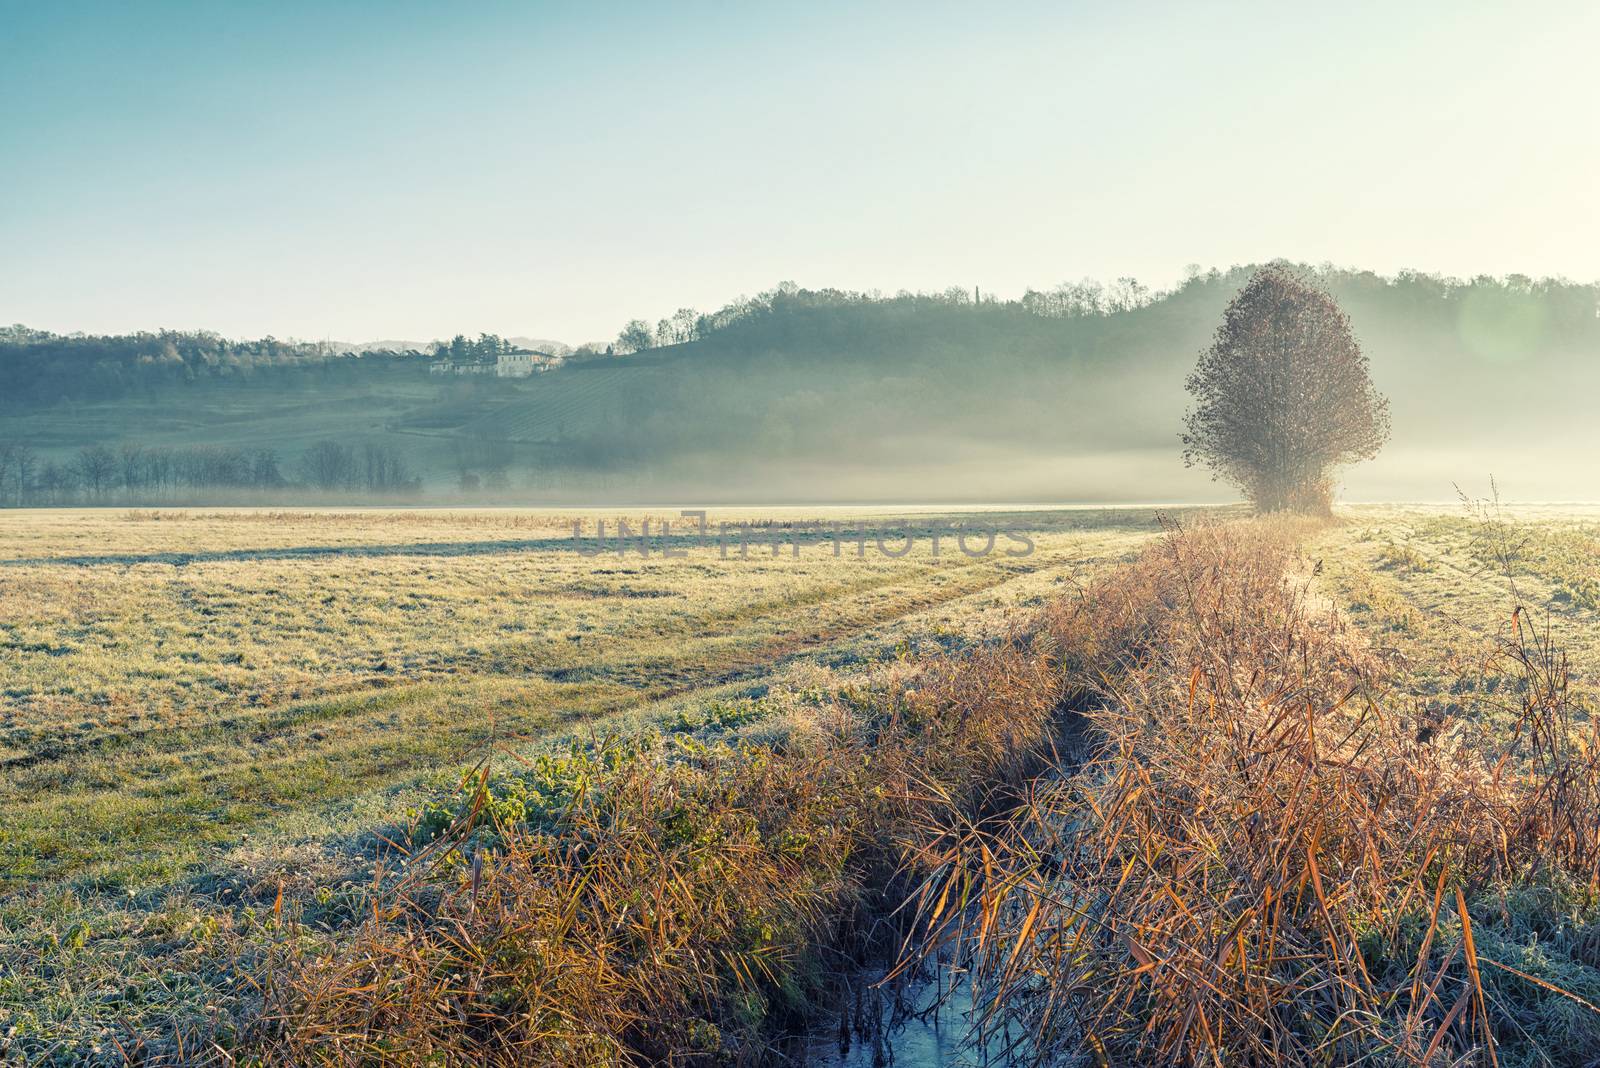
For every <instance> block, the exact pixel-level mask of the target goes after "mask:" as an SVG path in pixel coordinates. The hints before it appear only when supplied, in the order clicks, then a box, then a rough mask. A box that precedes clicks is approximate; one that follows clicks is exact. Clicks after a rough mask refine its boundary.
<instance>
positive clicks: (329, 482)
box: [300, 441, 355, 490]
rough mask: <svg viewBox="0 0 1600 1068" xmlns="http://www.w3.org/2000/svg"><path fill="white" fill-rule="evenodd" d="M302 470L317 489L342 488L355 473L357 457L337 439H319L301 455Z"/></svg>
mask: <svg viewBox="0 0 1600 1068" xmlns="http://www.w3.org/2000/svg"><path fill="white" fill-rule="evenodd" d="M300 472H301V474H302V475H303V476H304V477H305V480H306V481H307V482H309V483H310V484H311V485H313V486H315V487H316V488H317V489H320V490H334V489H340V488H342V487H343V486H345V485H346V484H347V483H349V482H350V481H351V479H352V477H353V476H354V474H355V458H354V456H353V455H352V454H351V451H350V449H349V448H348V447H347V446H344V445H340V444H339V443H338V442H337V441H319V442H317V443H316V444H315V445H313V446H311V447H310V448H309V449H307V450H306V451H305V453H304V454H303V455H302V456H301V457H300Z"/></svg>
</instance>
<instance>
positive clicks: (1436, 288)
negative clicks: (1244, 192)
mask: <svg viewBox="0 0 1600 1068" xmlns="http://www.w3.org/2000/svg"><path fill="white" fill-rule="evenodd" d="M1301 269H1302V270H1303V271H1304V272H1305V273H1306V275H1307V277H1309V278H1312V279H1314V280H1315V281H1316V282H1317V284H1319V285H1321V286H1324V287H1325V288H1329V289H1333V290H1339V291H1343V292H1350V293H1355V294H1361V293H1365V294H1372V293H1375V292H1380V291H1381V292H1385V294H1386V296H1387V297H1388V300H1387V303H1389V304H1390V305H1391V306H1400V307H1403V309H1404V310H1405V311H1409V312H1420V313H1423V314H1425V315H1435V316H1437V315H1441V314H1442V315H1454V314H1458V313H1459V312H1460V311H1461V310H1462V309H1463V308H1466V309H1467V311H1468V314H1469V315H1470V314H1472V313H1473V311H1474V310H1475V309H1474V308H1473V306H1474V305H1478V306H1480V308H1481V309H1482V310H1484V311H1486V312H1487V313H1488V314H1489V316H1490V317H1492V318H1505V317H1507V316H1510V317H1515V316H1517V315H1518V314H1519V313H1523V312H1525V310H1526V309H1527V308H1533V309H1536V314H1544V313H1545V312H1546V311H1550V312H1553V315H1552V317H1553V318H1554V319H1557V320H1563V321H1566V322H1569V323H1571V322H1578V323H1581V322H1583V321H1584V320H1593V319H1594V318H1595V317H1596V310H1597V307H1600V285H1596V284H1593V283H1578V282H1573V281H1571V280H1569V279H1565V278H1532V277H1530V276H1528V275H1521V274H1510V275H1506V276H1504V277H1495V276H1490V275H1478V276H1475V277H1473V278H1465V279H1464V278H1456V277H1452V276H1447V275H1437V274H1429V273H1426V272H1423V271H1413V270H1404V271H1401V272H1399V273H1398V274H1396V275H1394V276H1392V277H1386V276H1383V275H1379V274H1376V273H1375V272H1372V271H1352V270H1344V269H1341V268H1336V267H1332V266H1329V265H1324V266H1321V267H1315V268H1312V267H1304V268H1301ZM1255 270H1256V268H1255V267H1253V266H1251V267H1237V266H1236V267H1232V268H1229V269H1228V270H1226V271H1221V270H1218V269H1216V268H1212V269H1210V270H1203V269H1202V268H1201V267H1200V266H1199V265H1197V264H1190V265H1189V266H1188V267H1187V268H1185V271H1184V275H1183V278H1182V280H1181V281H1179V282H1178V283H1177V284H1176V285H1175V286H1173V287H1172V288H1170V289H1157V288H1153V287H1151V286H1149V285H1146V284H1145V283H1143V282H1140V281H1139V280H1138V279H1137V278H1133V277H1123V278H1118V279H1116V280H1115V281H1113V282H1110V283H1103V282H1100V281H1097V280H1096V279H1093V278H1085V279H1082V280H1081V281H1077V282H1062V283H1060V284H1059V285H1056V286H1053V287H1050V288H1046V289H1033V288H1029V289H1028V290H1026V291H1025V292H1024V293H1023V294H1022V295H1021V296H1020V297H1017V298H1015V299H1000V298H997V297H996V296H994V295H993V294H988V293H984V292H982V291H981V290H979V289H966V288H964V287H960V286H951V287H949V288H947V289H945V290H942V291H939V292H933V293H921V292H918V293H913V292H911V291H909V290H901V291H899V292H898V293H894V294H892V295H891V294H885V293H883V292H881V291H878V290H866V291H858V290H845V289H833V288H824V289H803V288H801V287H800V286H798V285H796V284H795V283H793V282H781V283H779V284H778V285H777V286H775V287H773V288H772V289H770V290H767V291H765V292H762V293H758V294H757V295H755V296H754V297H739V298H738V299H736V300H734V301H731V302H730V303H728V304H726V305H724V306H723V307H721V308H719V309H717V310H716V311H713V312H709V313H705V314H702V313H700V312H697V311H695V310H694V309H693V308H680V309H678V311H676V312H674V313H673V314H672V315H671V316H669V317H667V318H665V319H662V320H660V321H659V322H658V323H657V324H656V325H655V326H651V325H650V323H649V322H648V321H647V320H644V319H633V320H630V321H629V322H628V323H627V324H626V325H625V326H624V327H623V328H622V330H621V332H620V333H619V334H618V335H617V339H616V340H615V341H614V342H613V343H611V344H609V345H606V346H604V347H603V349H602V347H601V346H600V345H597V344H594V343H591V344H587V345H583V346H580V347H579V348H578V349H577V350H576V352H575V353H574V355H575V356H577V357H579V358H582V357H584V356H595V355H601V354H604V355H630V354H633V353H637V352H643V351H645V350H648V349H657V348H666V347H668V346H672V345H682V344H688V343H690V342H696V341H711V340H715V339H717V338H718V336H719V335H737V336H739V337H740V338H741V339H744V340H749V339H751V338H752V337H761V336H763V335H769V334H773V333H774V331H771V330H769V329H767V328H768V326H769V325H770V324H772V323H774V322H777V321H780V320H786V319H791V318H793V317H794V316H795V315H796V314H804V313H816V312H828V311H834V312H846V311H849V310H851V309H860V310H867V309H871V310H875V311H882V312H889V313H896V312H898V313H902V314H907V315H914V314H917V313H918V312H928V311H935V310H940V309H968V310H978V311H984V312H1001V311H1009V312H1019V313H1023V314H1026V315H1029V316H1033V317H1037V318H1041V319H1099V318H1107V317H1111V316H1115V315H1119V314H1122V313H1128V312H1135V311H1139V310H1142V309H1146V308H1150V307H1152V306H1155V305H1159V304H1163V303H1169V302H1171V301H1172V300H1174V299H1175V298H1182V297H1185V296H1187V295H1190V294H1193V293H1199V292H1202V291H1205V290H1208V289H1213V290H1214V289H1216V288H1218V287H1225V288H1237V287H1238V286H1240V285H1242V284H1243V283H1244V281H1245V279H1246V278H1248V277H1250V276H1251V275H1252V274H1253V273H1254V271H1255ZM778 340H782V338H781V337H780V338H779V339H778Z"/></svg>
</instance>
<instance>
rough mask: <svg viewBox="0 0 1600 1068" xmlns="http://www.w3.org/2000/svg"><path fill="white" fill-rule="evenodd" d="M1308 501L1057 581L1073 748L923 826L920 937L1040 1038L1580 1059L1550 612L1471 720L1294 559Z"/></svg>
mask: <svg viewBox="0 0 1600 1068" xmlns="http://www.w3.org/2000/svg"><path fill="white" fill-rule="evenodd" d="M1300 533H1301V530H1300V529H1298V528H1296V527H1295V526H1294V525H1293V524H1291V523H1287V522H1281V521H1280V522H1276V523H1268V522H1257V523H1250V524H1234V525H1231V526H1227V527H1209V528H1200V529H1196V530H1190V531H1174V532H1172V533H1171V534H1170V535H1169V536H1168V537H1167V538H1166V539H1165V540H1164V542H1163V543H1162V544H1161V545H1159V546H1157V547H1156V548H1153V549H1151V550H1150V551H1148V552H1147V553H1146V554H1145V555H1144V556H1143V557H1142V558H1141V559H1140V560H1139V561H1138V562H1137V563H1136V564H1134V565H1133V566H1132V567H1130V568H1128V569H1126V570H1125V571H1123V572H1121V573H1119V574H1117V575H1115V576H1113V577H1112V578H1110V579H1109V580H1107V581H1106V582H1103V583H1101V584H1099V585H1098V586H1096V587H1095V588H1093V589H1092V590H1091V591H1089V593H1088V595H1087V596H1086V597H1085V598H1084V599H1083V600H1082V601H1080V602H1078V603H1075V604H1071V605H1062V606H1058V607H1057V608H1056V609H1055V610H1054V612H1053V613H1052V618H1051V619H1050V620H1048V621H1047V623H1046V626H1045V630H1046V631H1047V632H1048V633H1053V634H1055V635H1056V637H1057V641H1058V642H1060V643H1061V644H1062V646H1063V647H1064V648H1072V649H1077V650H1080V652H1081V653H1082V654H1083V655H1081V656H1080V657H1079V658H1077V659H1076V662H1075V663H1072V664H1069V665H1068V670H1069V675H1068V677H1067V678H1066V679H1065V681H1064V684H1065V685H1066V686H1068V687H1069V688H1072V689H1075V690H1076V691H1077V692H1078V693H1080V694H1081V695H1083V696H1084V697H1085V700H1083V701H1082V702H1081V703H1082V706H1083V711H1082V716H1083V721H1082V722H1083V744H1082V751H1081V753H1080V759H1081V765H1080V766H1077V767H1075V768H1063V769H1062V771H1061V772H1060V773H1059V774H1056V775H1047V776H1043V777H1041V778H1040V779H1038V780H1037V781H1036V782H1035V783H1033V784H1032V786H1031V787H1030V788H1029V789H1028V790H1026V791H1025V792H1024V793H1023V794H1022V795H1020V796H1019V798H1018V803H1017V808H1016V811H1015V812H1014V813H1013V814H1012V815H1011V817H1010V818H1008V819H1006V820H1004V821H1001V822H999V823H991V824H989V825H983V826H968V827H966V828H965V829H963V830H960V831H952V830H950V829H949V826H948V825H946V827H943V828H940V827H930V831H929V840H930V843H931V844H930V845H929V846H928V848H927V849H926V850H925V852H924V853H923V854H922V855H921V857H920V860H921V862H922V863H923V864H924V865H925V870H926V871H927V873H928V874H927V876H926V878H925V882H924V884H923V886H922V888H921V890H920V891H919V894H918V896H917V899H916V910H917V912H918V915H919V927H920V930H921V931H922V932H923V934H924V941H923V942H922V944H921V946H920V950H921V952H922V953H923V954H924V956H935V955H939V956H942V957H943V959H946V960H950V961H954V963H955V964H956V965H957V966H958V967H960V968H961V969H964V970H966V971H967V973H968V975H969V978H970V981H971V983H972V986H973V989H974V991H975V998H976V1004H977V1012H976V1016H977V1022H978V1026H979V1027H980V1029H983V1030H985V1031H987V1032H988V1033H989V1034H991V1035H1001V1036H1009V1037H1008V1038H1007V1041H1009V1043H1010V1048H1011V1051H1012V1053H1013V1054H1014V1055H1015V1056H1016V1057H1017V1058H1018V1059H1020V1060H1023V1061H1027V1062H1033V1063H1081V1062H1090V1063H1101V1064H1146V1063H1166V1064H1201V1063H1205V1064H1218V1065H1221V1064H1230V1065H1231V1064H1356V1063H1367V1062H1371V1063H1382V1064H1415V1065H1435V1064H1437V1065H1444V1064H1462V1063H1485V1064H1510V1063H1517V1064H1528V1065H1534V1064H1552V1065H1593V1064H1596V1063H1600V1008H1597V1003H1600V917H1597V914H1596V908H1595V905H1596V900H1597V895H1600V763H1597V761H1600V735H1597V728H1596V725H1595V723H1594V722H1593V721H1590V720H1587V719H1585V718H1584V717H1583V716H1582V715H1580V714H1578V713H1576V712H1575V710H1574V707H1573V703H1572V701H1571V700H1570V699H1569V693H1568V677H1567V671H1566V665H1565V662H1564V660H1563V658H1562V657H1561V655H1560V653H1559V651H1558V650H1557V649H1556V648H1555V647H1554V644H1553V643H1552V642H1551V641H1550V636H1549V634H1548V631H1536V630H1535V629H1534V628H1532V627H1531V626H1530V622H1529V618H1528V613H1527V611H1526V609H1524V608H1522V607H1521V606H1516V607H1515V608H1514V610H1513V611H1512V612H1511V614H1510V616H1509V620H1508V626H1507V629H1506V632H1505V634H1504V635H1503V636H1502V641H1501V642H1500V643H1499V645H1498V647H1497V648H1496V649H1495V650H1493V651H1492V653H1491V663H1490V664H1489V665H1486V670H1489V671H1491V672H1499V673H1501V674H1505V675H1510V676H1511V677H1512V679H1513V683H1512V684H1511V685H1508V686H1507V687H1505V688H1504V690H1502V691H1501V692H1502V693H1504V694H1506V695H1507V697H1508V699H1509V700H1511V701H1513V702H1514V704H1515V711H1516V713H1517V722H1518V724H1519V726H1518V728H1517V729H1516V730H1515V731H1514V732H1512V733H1511V734H1510V735H1509V736H1507V737H1506V738H1504V739H1503V741H1502V742H1501V744H1500V745H1499V746H1498V747H1497V748H1496V749H1494V750H1491V751H1483V750H1480V749H1474V748H1471V747H1470V746H1469V745H1468V744H1467V743H1466V742H1465V741H1464V740H1463V739H1464V732H1462V731H1459V730H1457V729H1455V726H1454V725H1453V724H1452V723H1451V722H1449V721H1448V720H1440V719H1436V718H1430V717H1429V716H1428V715H1427V714H1426V713H1419V712H1417V711H1415V709H1417V708H1419V707H1423V706H1422V703H1421V702H1416V701H1409V700H1407V699H1406V696H1405V695H1404V694H1403V693H1400V692H1396V691H1395V690H1394V689H1393V687H1392V682H1393V680H1392V679H1391V678H1390V676H1389V673H1388V672H1387V670H1386V669H1385V666H1384V665H1383V664H1382V663H1380V662H1379V661H1378V660H1377V659H1376V658H1375V657H1374V656H1372V655H1371V654H1370V653H1369V652H1368V651H1367V650H1366V649H1365V647H1364V646H1363V645H1362V643H1361V642H1360V641H1359V640H1358V639H1357V638H1356V636H1355V635H1354V634H1353V633H1351V632H1350V631H1347V630H1346V629H1345V627H1344V626H1343V625H1342V623H1341V622H1340V620H1339V618H1338V617H1337V616H1336V615H1335V614H1333V613H1332V612H1331V610H1330V608H1329V607H1327V606H1325V605H1322V604H1319V603H1318V601H1317V599H1316V598H1315V597H1314V596H1312V595H1310V594H1308V592H1307V585H1306V583H1305V582H1304V581H1300V580H1297V579H1296V578H1295V577H1294V576H1295V575H1296V574H1297V573H1301V572H1304V571H1305V570H1306V567H1305V562H1304V561H1302V560H1300V559H1299V558H1298V555H1297V552H1296V549H1295V545H1296V540H1297V536H1298V535H1299V534H1300Z"/></svg>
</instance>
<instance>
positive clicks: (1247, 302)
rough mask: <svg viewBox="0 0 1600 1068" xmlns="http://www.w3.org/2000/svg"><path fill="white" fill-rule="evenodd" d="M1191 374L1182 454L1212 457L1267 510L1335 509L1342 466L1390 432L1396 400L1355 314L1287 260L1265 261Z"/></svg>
mask: <svg viewBox="0 0 1600 1068" xmlns="http://www.w3.org/2000/svg"><path fill="white" fill-rule="evenodd" d="M1186 384H1187V386H1188V389H1189V392H1190V393H1191V394H1192V395H1193V396H1194V400H1195V403H1194V407H1193V408H1192V409H1191V410H1190V411H1189V413H1188V415H1187V416H1186V417H1185V419H1184V434H1183V461H1184V463H1185V464H1186V465H1189V466H1193V465H1195V464H1197V463H1203V464H1205V465H1206V466H1208V467H1210V468H1211V470H1212V477H1213V478H1220V479H1226V480H1227V481H1229V482H1232V483H1234V484H1235V485H1237V486H1238V487H1239V488H1240V489H1241V490H1243V491H1244V493H1245V495H1246V496H1248V497H1249V498H1250V501H1251V503H1253V504H1254V505H1255V506H1256V510H1257V511H1262V512H1275V511H1282V510H1284V509H1290V510H1294V511H1300V512H1326V511H1327V510H1328V508H1329V506H1330V504H1331V503H1332V499H1333V472H1334V470H1335V469H1336V468H1338V467H1340V466H1342V465H1344V464H1349V463H1354V462H1356V461H1358V460H1369V459H1371V458H1372V457H1374V456H1376V455H1377V454H1378V450H1379V449H1380V448H1382V447H1383V443H1384V442H1385V441H1386V440H1387V439H1388V437H1389V402H1388V401H1387V400H1385V399H1384V398H1383V397H1382V396H1380V395H1379V394H1378V391H1377V390H1376V389H1374V388H1373V385H1372V379H1371V378H1370V377H1368V375H1367V358H1366V357H1365V356H1364V355H1362V353H1361V347H1360V346H1359V345H1357V344H1356V339H1355V337H1354V336H1353V335H1352V334H1351V333H1350V320H1349V317H1348V316H1346V315H1345V313H1344V311H1343V310H1341V309H1340V307H1339V305H1338V303H1337V302H1336V301H1335V300H1334V299H1333V298H1332V297H1331V296H1329V295H1328V294H1327V293H1325V292H1324V291H1323V290H1321V289H1320V288H1318V287H1317V286H1316V285H1315V284H1313V283H1312V282H1310V281H1309V280H1307V279H1306V278H1304V277H1302V276H1301V275H1299V274H1297V273H1296V272H1294V271H1293V270H1291V269H1289V268H1287V267H1284V266H1279V265H1273V266H1269V267H1264V268H1262V269H1261V270H1260V271H1257V272H1256V274H1255V276H1254V277H1252V278H1251V279H1250V281H1249V282H1248V283H1246V284H1245V287H1244V288H1243V289H1241V290H1240V291H1239V294H1238V296H1236V297H1234V298H1233V301H1232V302H1231V303H1230V304H1229V305H1228V309H1227V311H1225V312H1223V315H1222V326H1221V327H1219V328H1218V329H1217V335H1216V338H1215V339H1214V340H1213V341H1212V343H1211V347H1210V348H1208V349H1206V350H1205V351H1204V352H1202V353H1201V354H1200V362H1199V364H1198V365H1197V366H1196V367H1195V369H1194V373H1193V374H1191V375H1190V376H1189V380H1188V382H1187V383H1186Z"/></svg>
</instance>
